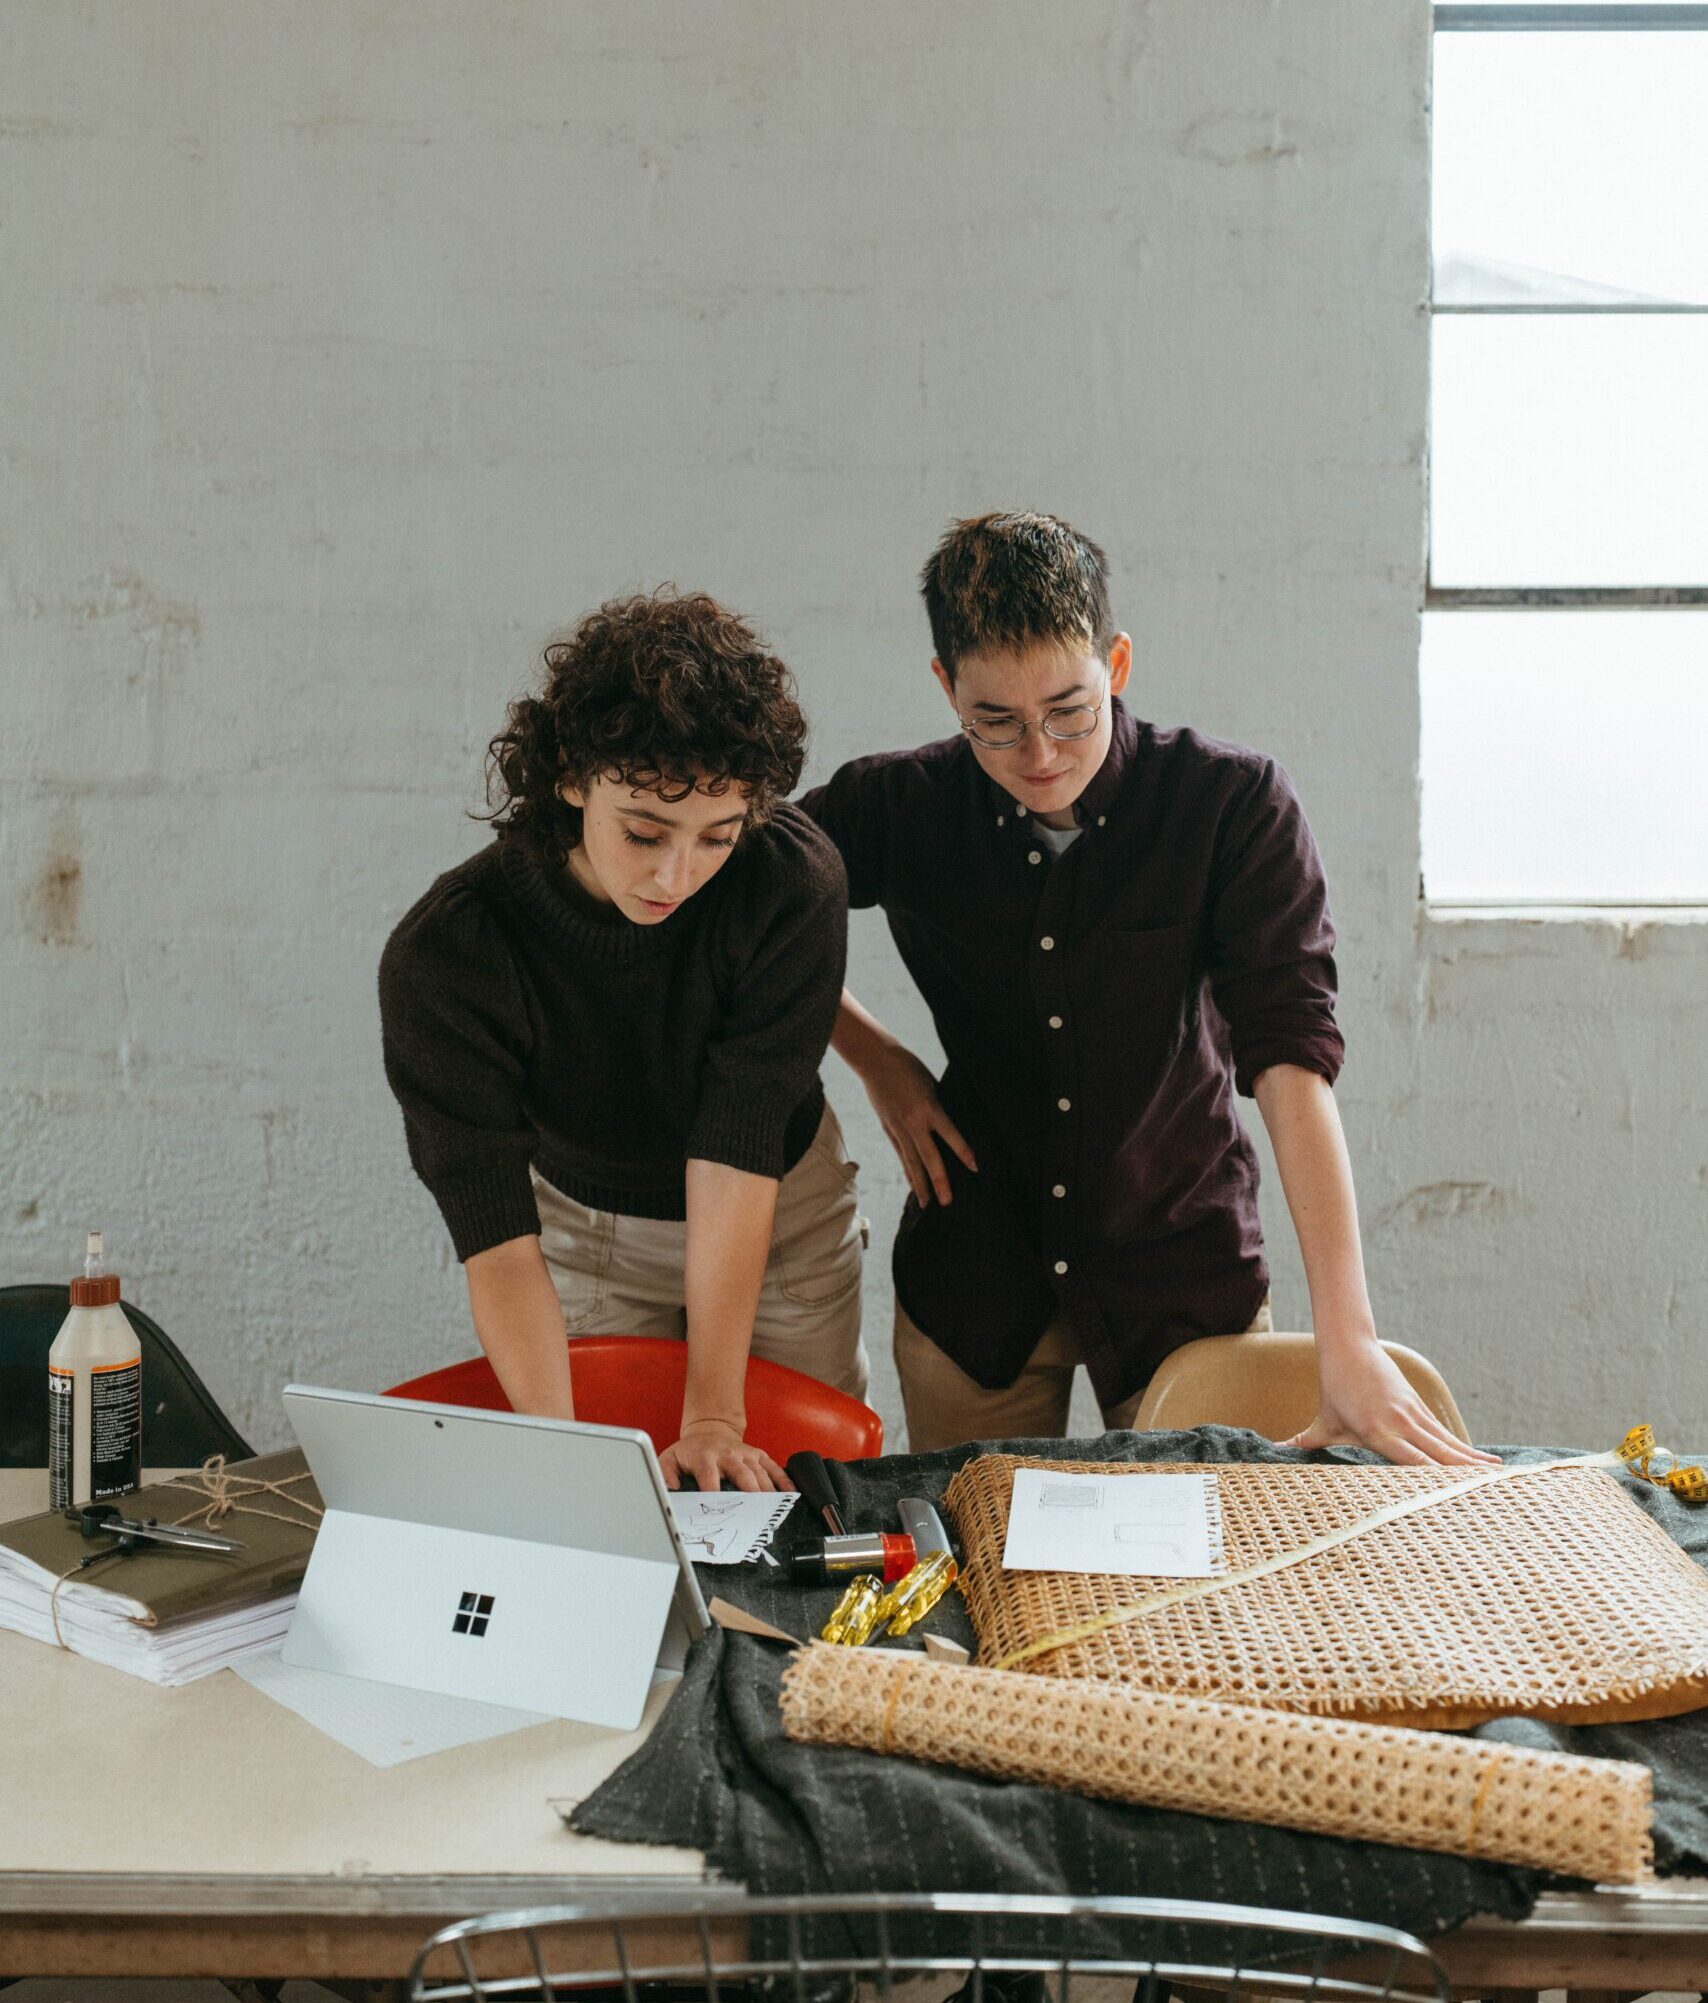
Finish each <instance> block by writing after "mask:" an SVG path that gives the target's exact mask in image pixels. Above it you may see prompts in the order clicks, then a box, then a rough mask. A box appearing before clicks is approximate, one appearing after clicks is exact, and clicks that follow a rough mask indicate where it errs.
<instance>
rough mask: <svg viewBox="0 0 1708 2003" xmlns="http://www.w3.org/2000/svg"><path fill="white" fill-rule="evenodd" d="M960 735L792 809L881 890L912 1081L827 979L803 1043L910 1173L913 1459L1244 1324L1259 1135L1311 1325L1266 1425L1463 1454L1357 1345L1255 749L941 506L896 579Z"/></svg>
mask: <svg viewBox="0 0 1708 2003" xmlns="http://www.w3.org/2000/svg"><path fill="white" fill-rule="evenodd" d="M922 583H923V590H924V597H925V607H926V613H927V616H928V618H929V620H930V626H931V635H932V640H933V643H934V646H935V657H934V658H933V660H932V663H931V668H932V672H933V674H934V675H935V676H936V678H937V680H938V682H939V684H940V685H941V686H942V689H943V692H944V694H945V696H946V697H947V698H948V701H949V704H950V707H951V709H952V710H953V711H954V714H955V718H956V722H957V724H958V726H959V728H958V730H957V732H956V734H955V735H954V736H952V737H949V738H945V739H943V740H941V741H940V742H937V743H933V744H927V745H924V746H922V747H920V748H919V749H917V750H912V751H896V752H888V753H880V754H878V755H876V756H873V757H866V758H858V759H855V760H854V761H853V762H852V763H851V764H848V765H844V766H843V767H842V768H841V770H840V771H838V772H837V773H836V774H835V775H834V776H833V777H832V778H831V780H830V781H829V783H828V784H827V785H824V786H820V787H818V788H816V789H815V790H814V791H812V792H810V793H808V794H807V795H806V796H805V797H804V798H803V799H802V801H801V805H802V806H803V807H804V808H805V809H806V811H807V812H808V813H809V814H811V815H812V816H813V818H814V819H815V820H816V821H817V822H818V823H819V825H820V826H821V827H822V828H823V829H824V830H825V832H826V833H827V834H828V835H829V836H830V837H831V839H832V840H833V841H834V842H835V843H836V846H837V847H838V849H839V850H840V851H841V853H842V859H843V862H844V864H845V866H846V868H847V871H848V883H849V901H850V903H851V904H852V905H853V906H854V907H855V908H864V907H868V906H872V905H876V906H879V907H881V908H882V910H883V912H884V914H885V917H886V918H887V920H888V922H889V927H890V931H891V934H892V936H893V937H894V939H895V942H896V945H897V947H898V949H899V951H900V953H901V956H902V960H903V962H904V964H905V965H906V967H907V970H908V972H909V973H910V974H911V975H912V977H913V979H914V981H915V983H916V984H917V986H918V988H919V990H920V992H921V994H922V995H923V996H924V998H925V1000H926V1002H927V1004H928V1005H929V1007H930V1009H931V1014H932V1019H933V1021H934V1022H935V1024H936V1028H937V1034H938V1038H939V1040H940V1041H941V1043H942V1047H943V1051H944V1055H945V1057H946V1058H947V1060H948V1061H947V1065H946V1068H945V1069H944V1072H943V1074H942V1077H941V1078H940V1079H937V1078H933V1076H932V1074H931V1072H930V1071H929V1069H928V1068H927V1067H926V1065H925V1064H923V1063H922V1062H921V1061H920V1059H919V1058H918V1057H917V1056H916V1055H914V1053H913V1052H912V1051H910V1050H908V1049H907V1048H906V1047H905V1046H904V1045H903V1044H902V1043H901V1042H900V1041H899V1040H898V1039H897V1038H896V1037H894V1036H893V1035H891V1034H890V1033H889V1031H887V1030H886V1029H885V1028H884V1027H883V1025H882V1024H881V1023H879V1022H878V1021H876V1020H875V1019H874V1017H872V1016H871V1015H870V1014H869V1013H868V1012H867V1011H866V1010H865V1009H864V1008H863V1007H862V1006H861V1005H860V1003H859V1002H858V1001H857V1000H856V999H855V997H854V996H853V995H852V994H850V993H848V992H846V991H845V992H844V994H843V997H842V1005H841V1009H840V1012H839V1014H838V1017H837V1024H836V1031H835V1034H834V1036H833V1037H832V1046H833V1048H834V1049H836V1050H837V1052H838V1053H839V1054H840V1055H841V1056H842V1057H844V1058H845V1059H846V1060H847V1061H848V1063H849V1064H850V1065H851V1066H852V1067H853V1069H854V1070H855V1072H856V1073H857V1074H858V1075H859V1077H860V1079H861V1081H862V1083H863V1084H864V1085H865V1088H866V1091H867V1094H868V1096H869V1097H870V1099H871V1101H872V1104H873V1107H874V1108H875V1110H876V1112H877V1114H878V1118H879V1120H880V1122H881V1123H882V1125H883V1128H884V1131H885V1133H886V1134H887V1135H888V1137H889V1140H890V1142H891V1144H892V1145H893V1146H894V1148H895V1150H896V1153H897V1154H898V1156H899V1157H900V1159H901V1163H902V1167H903V1168H904V1170H905V1171H906V1174H907V1179H908V1182H909V1185H910V1189H911V1194H910V1195H909V1198H908V1201H907V1205H906V1209H905V1211H904V1213H903V1216H902V1220H901V1225H900V1228H899V1230H898V1233H897V1237H896V1243H895V1252H894V1262H893V1270H894V1278H895V1292H896V1306H895V1357H896V1368H897V1372H898V1374H899V1377H900V1380H901V1389H902V1398H903V1402H904V1404H905V1407H906V1412H907V1425H908V1444H909V1446H910V1448H911V1449H912V1450H913V1451H915V1452H926V1451H930V1450H932V1449H935V1448H939V1447H946V1446H950V1445H953V1444H955V1443H957V1442H960V1441H963V1440H974V1439H1003V1438H1024V1437H1038V1436H1049V1435H1059V1434H1060V1433H1062V1432H1063V1431H1064V1429H1065V1427H1066V1424H1067V1418H1068V1406H1069V1395H1070V1390H1071V1386H1072V1380H1073V1373H1074V1370H1075V1368H1076V1367H1077V1366H1078V1365H1080V1364H1084V1366H1085V1367H1086V1369H1087V1370H1088V1372H1089V1374H1090V1378H1091V1383H1092V1388H1093V1390H1094V1391H1095V1393H1096V1396H1097V1401H1098V1404H1099V1406H1100V1408H1101V1410H1102V1413H1103V1420H1104V1423H1105V1425H1107V1426H1109V1427H1112V1428H1114V1427H1124V1426H1129V1425H1131V1423H1132V1419H1133V1415H1134V1412H1135V1410H1136V1408H1137V1405H1138V1401H1139V1396H1140V1394H1141V1392H1142V1391H1143V1390H1144V1387H1145V1385H1146V1383H1147V1382H1148V1381H1149V1379H1150V1377H1151V1376H1152V1374H1153V1373H1154V1371H1155V1370H1156V1367H1157V1365H1158V1364H1159V1363H1160V1362H1161V1361H1162V1359H1163V1358H1164V1357H1165V1356H1166V1355H1168V1354H1169V1352H1170V1351H1171V1350H1174V1349H1176V1348H1178V1347H1180V1346H1181V1345H1182V1344H1184V1343H1188V1342H1191V1341H1194V1340H1196V1339H1197V1338H1199V1337H1201V1336H1213V1335H1221V1334H1227V1333H1231V1332H1236V1331H1241V1330H1250V1329H1253V1328H1267V1327H1268V1326H1269V1325H1270V1323H1269V1306H1268V1295H1269V1275H1268V1269H1267V1266H1266V1263H1265V1259H1264V1250H1263V1238H1262V1233H1261V1230H1260V1227H1259V1222H1258V1209H1257V1180H1258V1170H1257V1158H1256V1154H1255V1152H1254V1150H1253V1148H1252V1145H1251V1141H1250V1139H1249V1137H1248V1136H1247V1134H1246V1131H1245V1128H1244V1127H1243V1126H1242V1125H1241V1122H1240V1118H1239V1115H1238V1112H1237V1111H1236V1107H1235V1098H1236V1094H1246V1095H1249V1096H1252V1097H1255V1099H1256V1101H1257V1105H1258V1109H1259V1111H1260V1112H1261V1113H1262V1115H1263V1119H1264V1123H1265V1125H1266V1127H1267V1129H1268V1131H1269V1135H1270V1138H1271V1140H1272V1142H1273V1143H1274V1147H1275V1155H1276V1159H1277V1162H1278V1164H1279V1166H1280V1170H1281V1179H1282V1183H1283V1186H1284V1188H1285V1191H1286V1195H1287V1200H1288V1203H1289V1206H1290V1208H1291V1211H1292V1215H1293V1221H1294V1225H1295V1228H1296V1229H1297V1231H1298V1235H1299V1242H1300V1248H1301V1250H1302V1252H1303V1255H1304V1262H1305V1269H1306V1275H1307V1278H1308V1281H1309V1284H1310V1292H1311V1304H1312V1308H1313V1310H1314V1315H1315V1327H1316V1341H1317V1352H1318V1360H1319V1374H1320V1383H1321V1389H1320V1402H1319V1409H1318V1413H1317V1417H1316V1420H1315V1422H1314V1423H1313V1424H1312V1425H1311V1426H1310V1427H1309V1428H1308V1429H1307V1430H1306V1431H1305V1432H1303V1433H1301V1434H1300V1435H1299V1436H1298V1437H1297V1439H1296V1440H1295V1441H1294V1442H1292V1444H1294V1445H1297V1446H1301V1447H1318V1446H1322V1445H1324V1444H1326V1443H1328V1442H1329V1441H1332V1440H1354V1441H1359V1442H1362V1443H1363V1444H1365V1445H1367V1446H1370V1447H1373V1448H1374V1449H1376V1450H1377V1451H1378V1452H1380V1453H1382V1454H1385V1455H1387V1456H1388V1457H1389V1458H1390V1459H1393V1460H1397V1461H1411V1462H1434V1461H1440V1462H1463V1461H1470V1460H1473V1459H1476V1460H1481V1459H1484V1458H1486V1456H1482V1455H1477V1454H1474V1453H1473V1452H1472V1450H1470V1449H1469V1448H1466V1447H1465V1446H1463V1445H1462V1444H1461V1443H1460V1442H1459V1441H1458V1440H1456V1439H1455V1438H1453V1436H1452V1435H1451V1434H1449V1433H1448V1432H1447V1431H1446V1430H1445V1428H1444V1427H1443V1426H1442V1425H1441V1424H1440V1422H1439V1421H1438V1420H1437V1419H1436V1418H1435V1417H1434V1415H1433V1414H1432V1413H1431V1412H1430V1411H1429V1409H1428V1408H1427V1407H1426V1406H1425V1405H1424V1404H1423V1402H1422V1401H1421V1400H1420V1399H1419V1398H1418V1397H1417V1395H1416V1393H1415V1392H1413V1391H1412V1390H1411V1388H1410V1387H1409V1385H1408V1384H1407V1383H1406V1381H1405V1379H1404V1378H1403V1377H1402V1376H1401V1375H1400V1374H1399V1372H1398V1370H1397V1369H1396V1368H1395V1366H1394V1365H1393V1363H1392V1362H1391V1361H1390V1360H1389V1358H1388V1356H1387V1354H1386V1352H1385V1351H1384V1350H1383V1349H1382V1347H1381V1344H1380V1343H1379V1342H1378V1340H1377V1336H1376V1329H1375V1321H1374V1317H1373V1315H1372V1312H1371V1308H1370V1301H1369V1296H1368V1293H1367V1291H1366V1287H1365V1280H1364V1270H1363V1259H1362V1256H1361V1252H1360V1248H1359V1237H1358V1223H1357V1209H1356V1203H1355V1199H1354V1194H1353V1185H1352V1176H1351V1171H1350V1167H1349V1165H1348V1160H1347V1152H1346V1144H1345V1140H1344V1138H1343V1135H1342V1132H1341V1125H1340V1119H1339V1115H1338V1113H1337V1111H1336V1108H1335V1103H1334V1095H1333V1092H1332V1090H1331V1087H1332V1086H1333V1083H1334V1080H1335V1077H1336V1074H1337V1073H1338V1071H1339V1069H1340V1063H1341V1057H1342V1052H1343V1042H1342V1038H1341V1033H1340V1030H1339V1028H1338V1027H1337V1025H1336V1023H1335V1015H1334V1003H1335V992H1336V989H1335V964H1334V943H1335V941H1334V928H1333V925H1332V923H1331V921H1330V918H1329V910H1328V895H1327V890H1326V887H1325V884H1324V881H1323V871H1322V864H1321V862H1320V860H1319V858H1318V855H1317V850H1316V845H1315V843H1314V842H1313V841H1312V839H1311V833H1310V829H1309V827H1308V826H1307V825H1306V822H1305V816H1304V813H1303V810H1302V809H1301V807H1300V805H1299V801H1298V798H1297V796H1296V794H1295V793H1294V790H1293V788H1292V786H1291V784H1290V783H1289V781H1288V779H1287V775H1286V774H1285V773H1284V772H1283V771H1282V770H1281V768H1280V767H1279V766H1278V765H1277V764H1276V763H1275V761H1274V760H1273V759H1272V758H1267V757H1265V756H1264V755H1263V754H1262V753H1261V752H1257V751H1249V750H1245V749H1243V748H1241V747H1239V746H1237V745H1232V744H1224V743H1219V742H1217V741H1215V740H1214V739H1211V738H1208V737H1204V736H1201V735H1200V734H1199V733H1198V732H1196V731H1194V730H1189V729H1163V728H1160V727H1159V726H1157V725H1154V724H1150V723H1145V722H1141V721H1140V720H1139V719H1138V718H1136V717H1134V716H1133V715H1131V714H1130V713H1129V712H1128V710H1127V709H1126V708H1125V707H1124V705H1123V704H1122V702H1121V692H1122V691H1123V689H1125V687H1126V686H1127V682H1128V678H1129V676H1130V674H1131V672H1132V662H1133V649H1132V642H1131V640H1130V639H1129V638H1128V636H1127V635H1126V634H1125V633H1122V632H1117V631H1116V630H1115V629H1114V625H1113V621H1112V619H1111V616H1110V609H1109V591H1108V567H1107V564H1106V562H1105V560H1104V556H1103V553H1102V551H1101V550H1100V549H1099V548H1098V547H1097V545H1096V544H1095V543H1093V542H1092V541H1090V539H1089V538H1088V537H1086V536H1084V535H1082V534H1080V533H1079V531H1078V530H1076V529H1074V528H1072V527H1070V526H1069V525H1068V524H1067V523H1066V522H1063V521H1059V520H1057V519H1056V518H1055V517H1053V516H1050V515H1043V514H993V515H984V516H980V517H978V518H977V519H974V520H970V521H961V522H957V523H955V524H954V525H953V526H952V527H951V528H950V529H949V531H948V533H947V534H946V535H945V536H944V537H943V539H942V541H941V542H940V543H939V544H938V546H937V548H936V549H935V550H934V551H933V553H932V555H931V558H930V561H929V562H928V563H927V564H926V566H925V571H924V575H923V579H922Z"/></svg>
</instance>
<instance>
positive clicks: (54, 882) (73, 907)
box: [30, 849, 83, 946]
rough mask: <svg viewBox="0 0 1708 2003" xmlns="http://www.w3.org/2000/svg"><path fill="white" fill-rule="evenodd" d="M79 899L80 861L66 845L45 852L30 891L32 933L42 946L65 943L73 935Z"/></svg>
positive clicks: (81, 874) (80, 887) (81, 886)
mask: <svg viewBox="0 0 1708 2003" xmlns="http://www.w3.org/2000/svg"><path fill="white" fill-rule="evenodd" d="M82 901H83V864H82V863H81V862H80V861H79V859H78V857H77V856H76V854H75V853H74V852H73V851H72V850H70V849H60V850H58V851H56V852H55V853H54V854H53V855H51V856H49V857H48V859H47V863H46V865H45V866H44V868H43V869H42V872H41V874H40V875H39V876H38V877H37V878H36V881H35V886H34V888H33V890H32V891H31V893H30V908H31V914H32V918H33V922H34V925H35V931H36V937H37V938H38V939H39V940H40V941H41V943H42V944H43V945H44V946H69V945H71V944H72V943H73V941H74V940H75V939H76V937H77V912H78V907H79V905H80V904H81V903H82Z"/></svg>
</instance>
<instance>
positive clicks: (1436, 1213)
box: [1372, 1182, 1512, 1231]
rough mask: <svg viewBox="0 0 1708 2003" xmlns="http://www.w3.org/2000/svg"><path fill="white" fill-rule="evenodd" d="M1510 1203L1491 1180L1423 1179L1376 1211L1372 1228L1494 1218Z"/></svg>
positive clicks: (1378, 1229) (1503, 1192)
mask: <svg viewBox="0 0 1708 2003" xmlns="http://www.w3.org/2000/svg"><path fill="white" fill-rule="evenodd" d="M1511 1202H1512V1199H1511V1198H1510V1197H1509V1196H1508V1195H1507V1193H1506V1192H1505V1191H1504V1190H1503V1189H1500V1188H1498V1187H1497V1186H1496V1185H1495V1184H1494V1183H1492V1182H1426V1183H1424V1184H1422V1185H1421V1186H1420V1187H1419V1188H1417V1189H1408V1190H1407V1191H1406V1193H1405V1195H1404V1196H1402V1197H1400V1198H1399V1199H1398V1201H1397V1202H1394V1203H1390V1204H1389V1205H1388V1206H1387V1207H1386V1209H1384V1210H1380V1211H1378V1212H1377V1213H1376V1217H1375V1220H1374V1224H1373V1226H1372V1228H1373V1229H1375V1230H1377V1231H1383V1230H1392V1229H1393V1228H1394V1227H1395V1226H1398V1225H1412V1224H1421V1225H1429V1224H1451V1223H1454V1222H1456V1221H1457V1220H1458V1219H1459V1218H1462V1217H1470V1218H1481V1217H1498V1216H1499V1215H1500V1214H1501V1213H1502V1212H1503V1211H1505V1210H1507V1209H1509V1208H1510V1207H1511Z"/></svg>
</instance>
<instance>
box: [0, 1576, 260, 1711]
mask: <svg viewBox="0 0 1708 2003" xmlns="http://www.w3.org/2000/svg"><path fill="white" fill-rule="evenodd" d="M123 1562H124V1561H123V1560H122V1559H120V1560H116V1561H115V1563H114V1565H113V1567H112V1569H113V1570H114V1571H116V1570H118V1569H119V1566H120V1565H122V1563H123ZM52 1591H53V1578H52V1575H51V1574H50V1573H47V1572H45V1571H43V1570H42V1569H41V1568H40V1567H39V1566H34V1565H31V1564H30V1563H29V1561H28V1560H27V1559H20V1558H19V1557H18V1555H17V1554H16V1553H15V1552H13V1551H8V1550H4V1549H0V1627H8V1628H11V1629H12V1630H13V1632H14V1633H17V1634H27V1635H28V1636H29V1637H30V1638H31V1639H32V1640H33V1641H48V1642H54V1643H55V1644H56V1645H58V1644H61V1643H62V1644H63V1645H64V1646H65V1647H66V1648H69V1649H70V1650H71V1651H72V1652H73V1653H74V1654H76V1655H86V1656H88V1657H89V1658H90V1660H91V1661H93V1662H104V1663H106V1665H107V1666H108V1667H109V1668H110V1669H122V1670H124V1671H125V1673H126V1674H127V1675H130V1676H141V1677H144V1678H146V1679H147V1680H148V1681H149V1682H150V1683H164V1684H176V1683H193V1682H194V1681H195V1679H196V1678H197V1677H198V1676H206V1675H208V1674H210V1672H212V1671H213V1670H215V1669H223V1668H224V1667H225V1666H226V1664H227V1663H230V1662H235V1661H237V1660H238V1659H239V1658H240V1657H242V1656H245V1655H249V1654H252V1653H254V1651H255V1650H257V1649H262V1648H276V1647H277V1646H278V1644H279V1643H280V1641H282V1640H283V1638H284V1633H285V1630H286V1628H288V1627H289V1626H290V1624H291V1609H292V1608H293V1607H294V1606H295V1605H296V1603H297V1596H296V1594H295V1593H294V1592H292V1593H282V1594H280V1595H278V1596H277V1597H276V1598H274V1599H269V1600H262V1601H257V1602H254V1603H252V1604H251V1605H249V1606H240V1607H233V1608H230V1609H228V1610H227V1611H225V1612H222V1613H212V1614H200V1615H198V1614H190V1615H187V1616H186V1617H185V1618H184V1619H182V1620H176V1621H171V1622H169V1623H167V1624H166V1625H164V1626H153V1627H151V1626H149V1625H148V1624H147V1620H148V1609H147V1608H146V1607H145V1606H143V1605H142V1604H141V1603H140V1602H138V1601H135V1600H131V1599H128V1598H126V1597H125V1596H124V1595H122V1594H120V1593H117V1592H105V1591H102V1590H101V1589H100V1588H98V1587H91V1586H85V1585H80V1584H78V1583H77V1582H75V1581H72V1580H68V1581H67V1582H66V1583H65V1584H64V1585H63V1586H61V1587H60V1589H59V1604H58V1606H57V1608H56V1609H55V1611H56V1612H57V1613H58V1616H59V1633H58V1635H57V1636H56V1635H55V1633H54V1625H53V1613H52V1612H50V1611H49V1607H48V1601H49V1599H50V1597H51V1594H52Z"/></svg>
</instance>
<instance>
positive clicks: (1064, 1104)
mask: <svg viewBox="0 0 1708 2003" xmlns="http://www.w3.org/2000/svg"><path fill="white" fill-rule="evenodd" d="M1056 1104H1057V1105H1058V1106H1059V1107H1060V1108H1061V1110H1062V1111H1063V1112H1064V1113H1065V1112H1066V1111H1067V1110H1068V1108H1069V1107H1070V1106H1071V1105H1072V1104H1073V1101H1072V1100H1071V1099H1058V1100H1057V1101H1056Z"/></svg>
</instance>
